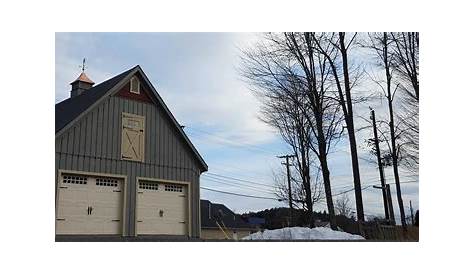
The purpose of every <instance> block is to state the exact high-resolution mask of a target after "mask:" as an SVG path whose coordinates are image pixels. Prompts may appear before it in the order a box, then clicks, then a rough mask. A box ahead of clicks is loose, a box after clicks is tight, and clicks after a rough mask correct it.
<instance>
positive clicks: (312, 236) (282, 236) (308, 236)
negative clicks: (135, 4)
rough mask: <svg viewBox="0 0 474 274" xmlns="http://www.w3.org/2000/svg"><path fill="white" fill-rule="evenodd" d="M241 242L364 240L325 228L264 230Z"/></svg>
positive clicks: (357, 236)
mask: <svg viewBox="0 0 474 274" xmlns="http://www.w3.org/2000/svg"><path fill="white" fill-rule="evenodd" d="M243 240H365V239H364V237H362V236H359V235H354V234H349V233H346V232H341V231H334V230H332V229H330V228H327V227H315V228H312V229H311V228H308V227H285V228H281V229H274V230H265V231H263V232H257V233H253V234H250V235H249V236H247V237H244V238H243Z"/></svg>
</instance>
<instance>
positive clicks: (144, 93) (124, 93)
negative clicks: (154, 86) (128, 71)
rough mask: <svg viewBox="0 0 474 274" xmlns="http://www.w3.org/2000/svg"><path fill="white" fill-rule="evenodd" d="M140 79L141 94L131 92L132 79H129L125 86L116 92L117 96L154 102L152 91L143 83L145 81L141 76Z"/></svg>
mask: <svg viewBox="0 0 474 274" xmlns="http://www.w3.org/2000/svg"><path fill="white" fill-rule="evenodd" d="M139 81H140V94H136V93H133V92H130V81H129V82H128V83H127V84H126V85H125V86H123V87H122V88H121V89H120V90H119V91H118V92H117V93H116V95H115V96H118V97H123V98H127V99H130V100H135V101H141V102H145V103H150V104H153V101H152V99H151V98H152V97H151V95H150V91H149V90H148V89H147V88H146V87H145V85H144V84H143V81H142V80H141V79H140V78H139Z"/></svg>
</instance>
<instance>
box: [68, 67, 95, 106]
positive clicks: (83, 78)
mask: <svg viewBox="0 0 474 274" xmlns="http://www.w3.org/2000/svg"><path fill="white" fill-rule="evenodd" d="M80 67H81V66H80ZM85 70H86V58H83V59H82V72H81V74H80V75H79V77H77V79H76V80H74V82H72V83H71V86H72V89H71V97H76V96H79V95H81V94H82V93H83V92H84V91H86V90H88V89H90V88H91V87H92V86H93V85H94V82H93V81H92V80H91V79H89V77H87V75H86V73H85V72H84V71H85Z"/></svg>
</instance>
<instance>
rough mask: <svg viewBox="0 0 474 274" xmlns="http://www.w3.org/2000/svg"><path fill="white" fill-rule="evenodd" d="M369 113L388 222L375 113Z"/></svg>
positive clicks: (386, 215) (387, 214)
mask: <svg viewBox="0 0 474 274" xmlns="http://www.w3.org/2000/svg"><path fill="white" fill-rule="evenodd" d="M370 113H371V115H370V118H371V119H372V126H373V128H374V142H375V151H376V154H377V163H378V166H379V174H380V184H381V186H382V187H381V189H382V195H383V208H384V210H385V219H387V220H390V215H389V210H388V203H387V190H386V187H385V176H384V172H383V165H382V159H381V158H380V147H379V138H378V133H377V123H376V121H375V111H374V110H373V109H372V110H371V111H370Z"/></svg>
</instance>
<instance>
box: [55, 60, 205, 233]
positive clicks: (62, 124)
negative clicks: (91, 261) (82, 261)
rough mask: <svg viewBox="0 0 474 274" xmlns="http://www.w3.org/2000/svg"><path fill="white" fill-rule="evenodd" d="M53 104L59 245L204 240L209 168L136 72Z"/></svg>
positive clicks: (81, 84)
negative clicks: (203, 190) (203, 196)
mask: <svg viewBox="0 0 474 274" xmlns="http://www.w3.org/2000/svg"><path fill="white" fill-rule="evenodd" d="M71 86H72V89H71V97H70V98H68V99H66V100H64V101H62V102H60V103H58V104H56V138H55V142H56V155H55V158H56V167H55V169H56V184H55V186H56V221H55V222H56V238H57V239H61V238H68V239H69V238H73V239H74V237H76V236H77V237H78V238H80V237H82V238H84V237H86V239H87V238H88V237H89V236H90V238H91V239H94V238H100V237H102V236H105V237H109V236H129V237H136V236H144V237H154V236H157V237H158V238H159V237H175V238H176V237H182V238H188V237H189V238H198V237H200V218H199V214H200V209H199V204H200V195H199V177H200V174H201V173H202V172H205V171H207V165H206V163H205V162H204V160H203V159H202V157H201V156H200V155H199V153H198V152H197V150H196V149H195V147H194V146H193V144H192V143H191V142H190V140H189V139H188V138H187V136H186V134H185V133H184V131H183V130H182V128H181V127H180V125H179V124H178V122H177V121H176V119H175V118H174V117H173V115H172V114H171V112H170V111H169V109H168V108H167V106H166V105H165V103H164V102H163V100H162V99H161V97H160V96H159V95H158V93H157V92H156V90H155V88H154V87H153V86H152V84H151V83H150V81H149V80H148V78H147V76H146V75H145V73H144V72H143V71H142V69H141V68H140V67H139V66H136V67H134V68H132V69H130V70H128V71H125V72H123V73H121V74H119V75H117V76H115V77H113V78H111V79H109V80H107V81H104V82H103V83H101V84H98V85H95V86H94V83H93V82H92V81H91V80H90V79H89V78H88V77H87V76H86V75H85V74H84V72H83V73H81V75H80V76H79V77H78V78H77V79H76V80H75V81H74V82H72V83H71Z"/></svg>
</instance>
